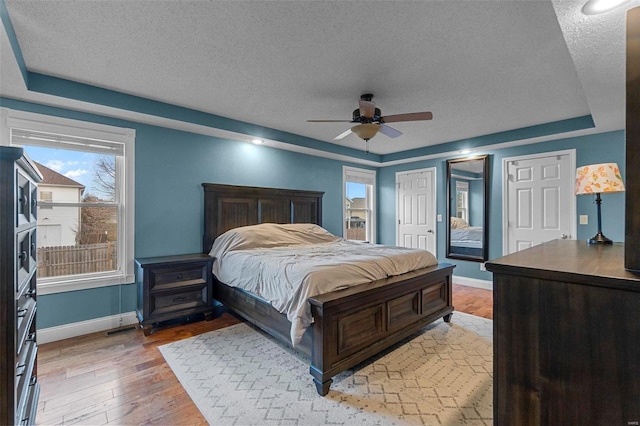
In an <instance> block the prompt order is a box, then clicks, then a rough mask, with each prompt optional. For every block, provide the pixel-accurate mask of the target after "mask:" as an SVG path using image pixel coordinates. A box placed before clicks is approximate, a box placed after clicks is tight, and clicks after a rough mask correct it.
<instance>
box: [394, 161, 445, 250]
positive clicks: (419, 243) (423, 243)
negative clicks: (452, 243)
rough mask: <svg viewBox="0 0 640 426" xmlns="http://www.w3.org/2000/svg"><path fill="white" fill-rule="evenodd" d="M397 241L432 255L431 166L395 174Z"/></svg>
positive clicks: (432, 197)
mask: <svg viewBox="0 0 640 426" xmlns="http://www.w3.org/2000/svg"><path fill="white" fill-rule="evenodd" d="M396 187H397V190H398V198H397V200H398V201H397V215H398V229H397V232H396V235H397V245H399V246H402V247H411V248H421V249H423V250H427V251H430V252H431V253H433V255H434V256H435V255H436V200H435V169H434V168H430V169H422V170H415V171H410V172H403V173H397V174H396Z"/></svg>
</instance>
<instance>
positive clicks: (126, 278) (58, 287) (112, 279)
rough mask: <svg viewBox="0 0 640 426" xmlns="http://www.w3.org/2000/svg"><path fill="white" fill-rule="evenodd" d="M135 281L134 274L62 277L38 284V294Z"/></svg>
mask: <svg viewBox="0 0 640 426" xmlns="http://www.w3.org/2000/svg"><path fill="white" fill-rule="evenodd" d="M134 281H135V278H134V276H133V274H127V275H110V276H101V277H91V278H87V277H83V278H73V277H61V279H60V280H56V281H53V280H52V281H48V282H44V283H41V282H39V283H38V284H37V285H38V295H39V296H42V295H46V294H55V293H64V292H68V291H78V290H88V289H92V288H99V287H109V286H114V285H121V284H131V283H133V282H134Z"/></svg>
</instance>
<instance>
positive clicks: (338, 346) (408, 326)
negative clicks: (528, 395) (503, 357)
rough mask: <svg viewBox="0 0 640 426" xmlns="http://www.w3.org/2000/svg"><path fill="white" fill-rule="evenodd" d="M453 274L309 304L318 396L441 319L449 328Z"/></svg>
mask: <svg viewBox="0 0 640 426" xmlns="http://www.w3.org/2000/svg"><path fill="white" fill-rule="evenodd" d="M453 268H454V267H453V265H448V264H442V265H437V266H435V267H433V268H428V269H423V270H419V271H415V272H409V273H407V274H403V275H400V276H397V277H392V278H388V279H386V280H379V281H375V282H373V283H371V284H366V285H363V286H357V287H353V288H350V289H346V290H343V291H338V292H333V293H327V294H324V295H320V296H316V297H313V298H311V299H309V302H310V303H311V310H312V314H313V319H314V323H313V348H312V355H311V368H310V372H311V375H312V376H313V381H314V383H315V384H316V389H317V390H318V393H319V394H320V395H326V394H327V392H329V386H330V385H331V381H332V380H331V378H332V377H333V376H335V375H336V374H338V373H340V372H341V371H344V370H346V369H348V368H351V367H353V366H355V365H357V364H358V363H360V362H362V361H364V360H366V359H368V358H370V357H372V356H373V355H376V354H378V353H379V352H381V351H382V350H384V349H386V348H388V347H389V346H392V345H394V344H395V343H398V342H400V341H401V340H403V339H405V338H407V337H409V336H411V335H412V334H414V333H415V332H417V331H418V330H420V329H421V328H423V327H425V326H426V325H428V324H430V323H432V322H433V321H435V320H437V319H438V318H444V319H445V321H447V322H448V321H449V320H450V318H451V314H452V312H453V306H452V305H451V276H452V273H453Z"/></svg>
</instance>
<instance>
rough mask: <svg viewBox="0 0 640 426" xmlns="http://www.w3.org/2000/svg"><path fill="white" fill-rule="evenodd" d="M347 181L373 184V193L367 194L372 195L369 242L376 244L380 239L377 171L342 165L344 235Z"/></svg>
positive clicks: (343, 230) (343, 231) (345, 227)
mask: <svg viewBox="0 0 640 426" xmlns="http://www.w3.org/2000/svg"><path fill="white" fill-rule="evenodd" d="M347 181H349V182H360V183H365V184H368V185H371V194H367V195H368V196H369V195H370V196H371V228H370V229H371V236H370V237H371V238H370V240H369V242H370V243H371V244H375V243H376V242H377V241H378V240H377V237H376V205H377V204H376V192H377V191H378V189H377V179H376V171H375V170H368V169H359V168H356V167H350V166H342V218H343V220H342V235H347V224H346V221H345V220H344V218H345V217H346V216H347V210H346V205H345V200H346V199H347Z"/></svg>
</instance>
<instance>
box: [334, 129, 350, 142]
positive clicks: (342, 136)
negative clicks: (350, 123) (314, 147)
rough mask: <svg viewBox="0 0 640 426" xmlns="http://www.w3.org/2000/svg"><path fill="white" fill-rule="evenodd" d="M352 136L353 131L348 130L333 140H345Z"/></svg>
mask: <svg viewBox="0 0 640 426" xmlns="http://www.w3.org/2000/svg"><path fill="white" fill-rule="evenodd" d="M350 134H351V129H347V130H346V131H345V132H342V133H340V134H339V135H338V136H336V137H335V138H333V140H336V141H337V140H338V139H344V138H346V137H347V136H349V135H350Z"/></svg>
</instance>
